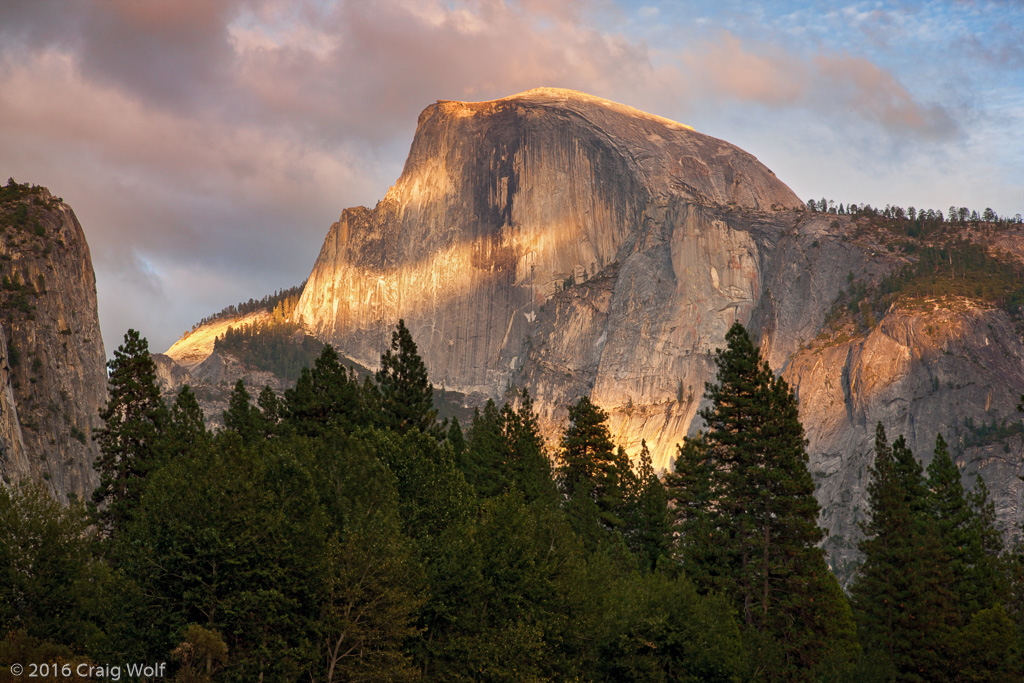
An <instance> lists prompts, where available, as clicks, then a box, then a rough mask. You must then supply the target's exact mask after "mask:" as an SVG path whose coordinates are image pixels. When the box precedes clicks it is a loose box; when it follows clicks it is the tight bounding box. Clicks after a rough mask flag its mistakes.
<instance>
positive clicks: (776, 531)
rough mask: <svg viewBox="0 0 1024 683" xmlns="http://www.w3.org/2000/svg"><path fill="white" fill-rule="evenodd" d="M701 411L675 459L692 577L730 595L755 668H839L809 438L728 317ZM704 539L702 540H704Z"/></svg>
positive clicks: (840, 606)
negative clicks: (699, 426)
mask: <svg viewBox="0 0 1024 683" xmlns="http://www.w3.org/2000/svg"><path fill="white" fill-rule="evenodd" d="M726 342H727V344H728V346H727V348H726V349H725V350H719V351H718V352H717V354H716V358H715V362H716V364H717V366H718V378H717V379H718V381H717V383H714V384H708V385H707V391H706V394H705V395H706V397H707V398H708V399H709V400H710V401H711V405H710V406H708V407H706V408H704V409H703V410H701V412H700V415H701V417H702V418H703V419H704V422H705V424H706V426H707V431H706V432H704V433H703V434H702V435H701V436H700V438H699V440H698V441H699V443H695V444H691V445H688V446H686V447H684V451H683V454H684V455H685V456H686V459H685V460H684V461H683V462H681V463H679V464H680V465H681V466H682V468H683V469H684V471H686V473H685V474H684V477H686V478H688V479H690V480H691V481H692V483H693V484H694V485H695V490H694V491H692V492H683V493H682V494H681V495H680V493H679V491H678V489H676V495H677V496H680V497H679V505H680V506H681V507H682V509H683V514H684V515H685V519H688V520H690V521H691V522H692V523H693V524H694V528H693V529H691V531H699V532H700V533H704V534H707V535H708V538H707V540H706V541H705V539H695V540H693V541H686V543H690V544H691V545H690V549H691V550H692V551H693V552H692V554H691V556H690V562H691V564H692V563H707V562H711V563H712V564H713V566H703V567H698V568H697V571H696V572H695V578H703V579H705V580H707V581H709V583H708V584H705V585H704V586H703V588H705V589H706V590H707V589H714V590H719V591H722V592H723V593H725V594H726V595H728V596H730V597H732V599H733V601H734V604H735V606H736V609H737V610H738V611H739V613H740V615H741V618H742V620H743V622H744V623H745V624H746V626H747V629H748V633H749V634H750V638H751V642H752V643H753V645H754V647H755V648H757V649H758V650H759V651H760V652H761V654H759V655H758V657H759V658H760V659H761V660H762V662H763V665H764V670H763V673H764V674H765V675H767V676H769V677H771V678H777V679H789V680H800V679H807V678H813V677H815V676H819V675H823V672H824V671H826V670H828V671H836V670H842V669H844V668H846V667H848V666H849V665H850V664H851V662H852V660H853V658H854V656H855V654H856V648H857V646H856V641H855V634H854V629H853V622H852V617H851V615H850V611H849V606H848V605H847V604H846V602H845V599H844V598H843V595H842V592H841V590H840V589H839V586H838V583H837V582H836V580H835V578H834V577H833V576H832V575H831V573H830V572H829V570H828V567H827V565H826V564H825V558H824V554H823V552H822V550H821V549H820V548H819V547H818V543H819V542H820V541H821V540H822V538H823V536H824V532H823V531H822V529H821V528H820V527H819V526H818V522H817V519H818V512H819V506H818V502H817V500H816V499H815V498H814V482H813V480H812V479H811V475H810V472H809V471H808V470H807V460H808V455H807V442H806V439H805V438H804V430H803V426H802V425H801V423H800V419H799V413H798V409H797V404H796V399H795V397H794V396H793V392H792V391H791V390H790V388H789V386H788V385H787V384H786V382H785V381H784V380H782V379H781V378H778V377H775V375H774V374H773V373H772V371H771V369H770V368H769V367H768V364H767V363H765V362H764V361H762V360H761V356H760V353H759V352H758V351H757V348H756V347H755V346H754V344H753V342H752V341H751V339H750V336H749V335H748V334H747V331H746V330H745V329H744V327H743V326H742V325H740V324H739V323H735V324H734V325H733V326H732V327H731V328H730V329H729V332H728V333H727V334H726ZM709 544H710V545H709Z"/></svg>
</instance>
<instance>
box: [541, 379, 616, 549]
mask: <svg viewBox="0 0 1024 683" xmlns="http://www.w3.org/2000/svg"><path fill="white" fill-rule="evenodd" d="M607 420H608V414H607V413H605V412H604V411H603V410H601V409H600V408H598V407H597V406H595V405H594V404H593V403H591V402H590V399H589V398H588V397H586V396H584V397H582V398H580V399H579V401H577V402H576V404H575V405H574V406H572V407H570V408H569V426H568V427H567V428H566V430H565V432H564V433H563V434H562V438H561V440H560V441H559V452H558V462H559V466H558V481H559V487H560V488H561V490H562V494H563V495H564V496H565V497H567V498H569V499H573V498H577V497H580V496H586V497H589V498H591V499H592V500H593V502H594V503H595V504H596V506H597V511H598V515H599V518H600V521H601V523H602V524H603V525H604V526H605V527H606V528H608V529H615V528H618V527H621V526H622V519H621V518H620V517H619V515H620V513H621V508H622V504H623V501H624V498H625V494H626V492H625V488H624V487H625V483H626V482H625V481H624V477H625V476H627V473H628V472H629V461H628V459H627V458H626V456H625V453H623V452H621V451H620V450H616V448H615V445H614V444H613V443H612V439H611V434H610V433H609V432H608V426H607V424H606V423H607Z"/></svg>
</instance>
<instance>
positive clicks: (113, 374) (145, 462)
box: [92, 330, 168, 537]
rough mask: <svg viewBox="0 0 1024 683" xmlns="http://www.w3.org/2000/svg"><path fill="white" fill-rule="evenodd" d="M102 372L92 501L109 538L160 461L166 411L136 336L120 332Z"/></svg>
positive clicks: (142, 344)
mask: <svg viewBox="0 0 1024 683" xmlns="http://www.w3.org/2000/svg"><path fill="white" fill-rule="evenodd" d="M107 367H108V368H109V370H110V374H109V378H108V380H107V382H108V387H109V399H108V401H107V405H106V406H104V407H103V408H102V409H101V410H100V418H101V419H102V420H103V426H102V427H100V428H98V429H96V430H95V436H96V440H97V441H98V442H99V444H100V456H99V458H97V459H96V462H95V463H94V464H93V467H94V468H95V469H96V471H97V472H99V475H100V484H99V486H98V487H97V488H96V490H95V491H93V494H92V501H93V503H94V504H95V505H97V506H98V522H99V524H100V528H101V530H102V532H103V534H104V535H105V536H108V537H109V536H111V535H113V534H114V533H116V532H117V531H119V530H121V529H122V528H123V527H124V526H125V524H126V523H127V522H128V520H129V519H130V518H131V515H132V510H133V508H134V506H135V505H136V504H137V503H138V501H139V498H140V496H141V495H142V487H143V482H144V481H145V479H146V477H147V476H148V475H149V474H150V472H152V471H153V470H154V469H155V468H156V467H157V466H159V464H160V462H161V461H162V459H163V455H164V454H163V452H162V451H163V449H162V444H161V438H162V434H163V431H164V428H165V426H166V424H167V420H168V412H167V406H166V405H165V404H164V402H163V399H161V398H160V390H159V389H158V388H157V386H156V365H155V364H154V363H153V359H152V358H151V357H150V355H149V342H147V341H146V339H145V338H144V337H140V336H139V333H138V332H136V331H135V330H128V332H126V333H125V335H124V343H123V344H122V345H121V346H119V347H117V349H116V350H115V351H114V359H113V360H111V361H110V362H108V363H107Z"/></svg>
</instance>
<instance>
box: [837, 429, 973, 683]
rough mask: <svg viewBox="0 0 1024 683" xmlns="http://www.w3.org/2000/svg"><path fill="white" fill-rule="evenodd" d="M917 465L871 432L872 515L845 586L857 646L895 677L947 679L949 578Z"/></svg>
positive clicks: (898, 444)
mask: <svg viewBox="0 0 1024 683" xmlns="http://www.w3.org/2000/svg"><path fill="white" fill-rule="evenodd" d="M922 472H923V470H922V468H921V465H920V463H918V462H917V460H916V459H915V458H914V454H913V452H911V450H910V449H909V448H908V447H907V445H906V441H905V439H904V438H903V437H902V436H901V437H899V438H898V439H896V441H895V442H893V444H892V446H889V444H888V440H887V439H886V436H885V430H884V429H883V428H882V426H881V424H879V425H878V427H877V429H876V434H875V462H874V465H873V466H872V468H871V482H870V483H869V484H868V505H869V507H870V513H871V518H870V520H869V521H868V522H867V523H866V524H862V526H861V529H862V531H863V532H864V535H865V538H864V540H862V541H861V543H860V550H861V551H862V552H863V553H864V564H863V565H862V566H861V567H860V569H859V571H858V574H857V577H856V579H855V581H854V584H853V586H852V588H851V593H852V595H853V605H854V613H855V615H856V617H857V621H858V626H859V628H860V634H861V643H862V644H863V646H864V648H865V650H866V651H867V653H868V656H869V657H870V658H872V659H875V660H879V661H882V662H884V663H885V667H887V668H888V669H889V670H890V671H891V672H892V674H893V675H894V676H896V677H897V678H899V679H900V680H918V679H919V678H921V679H924V680H944V679H947V678H948V677H949V676H950V666H951V664H950V662H949V647H950V644H951V636H952V633H953V626H954V622H955V599H954V596H953V594H952V592H951V590H950V585H951V584H952V583H953V573H952V572H951V570H950V568H949V558H948V556H946V555H945V552H944V550H943V548H942V544H941V542H940V539H939V536H938V534H937V530H936V523H935V519H934V517H932V516H931V515H930V514H929V511H928V501H927V498H926V487H925V482H924V478H923V476H922Z"/></svg>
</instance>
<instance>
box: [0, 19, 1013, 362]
mask: <svg viewBox="0 0 1024 683" xmlns="http://www.w3.org/2000/svg"><path fill="white" fill-rule="evenodd" d="M739 7H740V6H739V5H735V6H734V8H733V10H730V11H727V12H724V13H719V14H715V12H714V11H712V10H711V9H709V10H708V11H706V12H704V13H703V15H702V16H701V17H698V18H696V19H695V18H694V17H692V16H690V15H688V14H686V12H685V11H684V10H682V9H680V8H678V7H675V6H673V5H671V4H668V3H665V4H661V3H647V6H645V7H640V8H636V9H635V10H629V11H627V10H625V9H620V8H618V7H617V6H616V5H615V4H614V3H612V2H610V0H600V1H593V2H590V1H587V0H573V1H571V2H556V1H554V0H388V1H384V0H379V1H375V2H364V1H361V0H339V1H337V2H328V1H326V0H299V1H297V2H293V1H290V0H181V1H179V2H159V3H154V2H139V1H138V0H96V1H95V2H74V3H67V2H64V1H63V0H37V1H36V2H10V3H0V127H2V129H3V130H4V131H5V135H3V136H0V159H2V160H3V161H4V163H5V168H4V169H0V170H3V171H4V172H5V173H6V174H8V175H14V176H15V177H18V178H19V180H24V181H31V182H38V183H44V184H47V185H50V186H51V189H52V190H53V191H54V192H55V193H56V194H59V195H62V196H64V197H65V198H66V199H68V200H69V202H71V203H72V205H73V206H74V208H75V209H76V212H77V213H78V215H79V217H80V218H81V220H82V223H83V225H84V227H85V230H86V233H87V235H88V236H89V239H90V244H91V246H92V253H93V257H94V259H95V263H96V270H97V277H98V281H99V288H100V292H101V300H100V306H101V315H102V324H103V326H104V329H105V330H107V335H108V348H109V347H110V342H111V341H113V342H115V345H116V341H117V339H119V335H120V333H121V332H122V331H123V330H124V329H125V327H126V326H127V324H128V323H130V319H131V316H132V315H136V316H138V319H139V320H140V321H143V320H144V321H146V324H147V325H150V326H151V331H150V334H151V339H152V341H153V346H154V348H166V346H167V345H169V343H170V342H171V341H173V340H174V339H175V338H177V335H178V334H179V333H180V332H181V331H182V330H184V329H187V328H188V327H189V326H191V324H192V323H193V322H195V320H197V319H199V318H201V317H203V316H205V315H207V314H208V313H210V312H212V311H214V310H218V309H219V308H221V307H223V306H224V305H227V304H230V303H234V301H235V300H236V299H238V298H244V299H247V298H249V297H250V296H253V297H259V296H262V295H263V294H266V293H268V292H270V291H272V290H274V289H276V288H279V287H283V286H287V285H290V284H295V283H297V282H299V281H301V279H302V278H304V277H305V276H306V275H307V274H308V272H309V268H310V267H311V266H312V262H313V259H314V258H315V256H316V253H317V250H318V249H319V246H320V243H321V240H322V239H323V235H324V233H325V232H326V230H327V227H328V225H329V224H330V222H331V221H333V220H335V219H336V218H337V216H338V214H339V213H340V211H341V210H342V209H343V208H345V207H347V206H351V205H354V204H367V205H372V204H373V203H374V202H375V201H376V200H377V199H379V198H380V197H382V196H383V195H384V192H385V191H386V188H387V186H388V184H389V183H391V182H393V181H394V179H395V177H396V176H397V174H398V172H399V171H400V169H401V165H402V162H403V161H404V157H405V153H406V152H407V150H408V146H409V144H410V142H411V139H412V134H413V131H414V128H415V122H416V118H417V115H418V114H419V112H420V111H421V110H422V109H423V108H424V107H425V106H427V105H428V104H430V103H431V102H433V101H435V100H437V99H460V100H487V99H492V98H496V97H503V96H506V95H510V94H512V93H515V92H518V91H522V90H527V89H529V88H533V87H537V86H541V85H550V86H561V87H569V88H576V89H579V90H584V91H587V92H591V93H593V94H595V95H599V96H603V97H608V98H610V99H613V100H617V101H621V102H626V103H629V104H631V105H634V106H637V107H640V108H642V109H647V110H649V111H652V112H653V113H657V114H661V115H664V116H668V117H670V118H675V119H679V120H682V121H684V122H687V123H694V124H697V126H698V129H701V124H702V123H704V124H708V125H711V124H717V122H718V121H721V120H732V121H735V122H736V125H737V127H738V129H739V130H743V131H753V133H752V134H751V137H750V138H749V139H751V140H753V141H754V142H756V144H759V145H761V146H766V145H768V144H770V143H766V142H765V141H764V138H763V135H764V134H763V132H761V131H760V128H761V127H767V124H765V123H764V121H767V120H771V121H774V122H775V123H776V124H779V123H781V122H784V121H786V120H790V121H792V120H797V121H805V120H814V121H824V122H826V123H827V125H828V126H829V127H830V128H833V129H835V130H834V133H833V132H830V133H829V134H830V135H834V137H835V139H843V138H848V137H851V136H852V137H854V138H856V139H864V138H867V137H874V138H877V139H878V140H880V141H881V142H880V143H879V144H889V143H891V142H892V141H902V140H911V141H929V142H934V143H944V142H949V141H951V140H953V141H956V140H958V139H959V138H958V136H960V135H961V128H962V127H963V124H962V123H960V122H961V121H962V120H964V119H963V115H962V112H960V111H958V110H954V109H952V108H951V105H950V104H949V102H947V101H946V100H943V102H942V103H941V104H939V103H932V102H929V101H927V99H926V97H925V96H923V95H921V94H920V88H921V87H922V84H921V83H915V85H916V86H918V87H917V88H915V89H911V88H908V87H907V86H906V85H905V83H908V82H911V83H912V82H913V81H911V80H909V79H910V78H911V77H910V76H908V75H907V72H906V71H894V70H893V69H894V68H895V67H890V66H887V63H885V62H884V60H879V59H876V58H874V57H872V56H869V55H868V53H857V54H848V53H846V52H843V51H842V48H841V47H836V46H835V44H833V45H832V47H826V46H825V45H826V43H824V42H821V41H820V40H819V41H818V42H816V40H815V39H814V35H813V34H814V31H813V30H811V29H813V24H806V23H805V24H801V25H800V26H797V27H795V28H799V29H802V31H803V32H802V33H801V35H805V34H806V35H807V36H808V38H807V39H806V41H805V40H803V39H801V41H800V42H798V43H795V42H793V41H791V40H790V39H791V37H792V34H784V33H782V32H781V30H780V31H779V32H776V33H772V32H771V31H766V30H764V27H763V25H762V24H763V23H764V22H767V21H773V20H776V21H777V22H790V23H793V22H796V21H798V20H799V21H802V22H807V21H809V19H808V18H807V17H806V16H802V17H798V18H795V19H794V18H792V17H787V18H779V19H774V18H773V17H772V16H771V13H770V11H769V10H767V9H766V10H764V13H757V14H752V15H750V16H747V15H746V14H744V12H743V11H741V10H740V9H739ZM865 7H866V8H867V9H864V8H865ZM871 7H873V5H871V6H868V5H865V6H863V7H861V6H856V7H854V8H852V9H849V10H844V12H845V14H842V13H840V14H838V15H836V16H837V19H836V20H835V21H836V22H838V23H835V24H830V25H829V26H828V28H829V30H830V31H835V32H836V33H837V34H838V33H839V30H840V29H841V28H842V25H843V23H849V24H850V25H851V26H853V27H854V28H851V29H850V34H848V35H855V36H858V37H863V36H867V35H868V34H869V33H870V32H872V31H876V32H877V34H878V35H880V36H882V37H881V38H880V39H879V41H878V43H877V45H879V46H882V47H885V46H887V45H890V44H894V43H895V41H894V40H893V37H894V36H896V35H898V34H899V33H900V31H902V30H904V29H903V28H902V27H905V26H911V25H913V26H918V27H922V26H923V27H924V28H921V29H920V30H921V31H930V30H933V27H935V26H940V27H941V26H942V24H941V21H939V19H937V18H936V17H921V18H922V19H923V20H924V19H927V22H924V23H922V22H917V21H911V19H913V18H912V17H909V18H908V16H903V15H898V16H897V15H894V14H892V13H888V14H887V13H884V12H872V11H870V10H871ZM637 17H639V19H641V20H642V21H640V22H638V23H633V20H635V19H636V18H637ZM830 21H831V20H830ZM900 22H903V23H902V24H901V23H900ZM726 26H728V27H729V29H730V30H728V31H726V30H725V29H724V28H723V27H726ZM958 26H959V25H958ZM716 27H717V28H716ZM837 27H838V28H837ZM949 30H950V31H952V29H949ZM957 30H961V29H957ZM744 31H746V33H744ZM953 33H954V34H955V31H954V32H953ZM817 35H818V36H819V37H820V32H819V33H818V34H817ZM943 35H945V34H943ZM956 35H959V34H956ZM708 36H711V37H710V38H709V37H708ZM783 38H784V39H785V40H787V41H789V42H786V43H783V42H782V40H783ZM858 39H859V38H858ZM926 39H927V37H926V36H921V37H915V40H921V41H924V40H926ZM944 39H945V38H944ZM773 41H775V42H773ZM851 44H853V43H851ZM964 45H965V48H964V49H965V50H968V51H970V50H973V51H974V52H976V53H978V54H981V55H983V57H984V60H983V61H985V62H986V63H991V64H996V63H999V62H1002V63H1004V64H1009V65H1013V64H1019V59H1020V57H1019V55H1020V51H1019V48H1018V47H1016V43H1015V42H1013V41H1012V40H1010V35H1009V33H1007V34H1005V35H1002V34H1001V36H1000V37H999V40H997V41H984V40H981V41H974V42H973V43H971V42H965V43H964ZM972 45H973V47H972ZM879 49H881V48H879ZM979 59H980V58H979ZM695 119H696V120H695ZM794 125H796V124H794ZM757 135H762V138H760V139H759V138H757V137H756V136H757ZM793 137H796V136H795V135H794V136H793ZM787 145H789V147H791V148H792V147H794V146H795V143H792V142H789V143H787ZM936 146H938V145H936ZM763 148H764V147H763ZM817 151H818V150H804V152H803V154H804V156H803V158H805V159H810V158H811V154H812V153H817ZM794 154H795V153H794ZM806 163H811V162H810V161H807V162H806ZM8 169H9V170H8ZM818 175H819V176H820V174H818ZM3 177H6V176H3ZM815 192H816V193H817V194H820V191H818V190H815ZM868 199H869V200H870V201H873V202H875V200H873V199H870V198H868ZM898 199H899V198H894V199H893V201H897V200H898ZM861 200H863V198H860V199H858V201H861ZM876 203H877V202H876ZM140 325H141V323H140ZM108 328H109V329H108Z"/></svg>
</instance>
